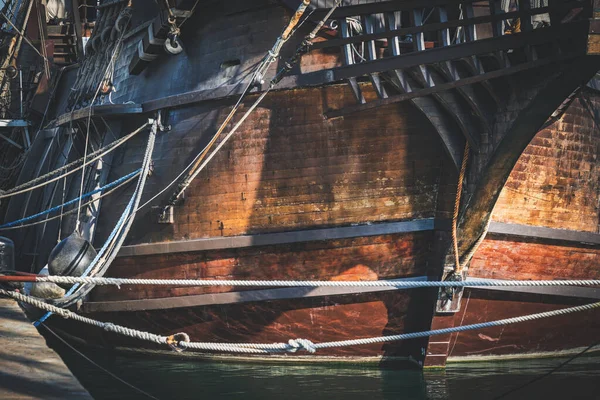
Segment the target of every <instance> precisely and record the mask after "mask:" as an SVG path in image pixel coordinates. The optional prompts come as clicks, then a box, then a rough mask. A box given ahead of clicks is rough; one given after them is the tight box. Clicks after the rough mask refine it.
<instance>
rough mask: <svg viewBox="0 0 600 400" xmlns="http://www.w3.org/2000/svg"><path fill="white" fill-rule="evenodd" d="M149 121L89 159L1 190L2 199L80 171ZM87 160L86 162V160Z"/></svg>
mask: <svg viewBox="0 0 600 400" xmlns="http://www.w3.org/2000/svg"><path fill="white" fill-rule="evenodd" d="M148 125H149V124H148V123H147V122H146V123H145V124H144V125H142V126H140V127H139V128H138V129H136V130H135V131H133V132H131V133H130V134H128V135H126V136H123V137H122V138H121V139H119V140H115V141H114V142H112V143H110V144H108V145H106V146H104V147H102V148H99V149H98V150H96V151H94V152H93V153H90V154H88V157H91V158H90V159H89V160H87V161H85V159H84V157H82V158H80V159H78V160H75V161H73V162H71V163H69V164H67V165H64V166H62V167H60V168H57V169H55V170H54V171H50V172H48V173H47V174H44V175H42V176H40V177H37V178H35V179H32V180H30V181H29V182H25V183H23V184H21V185H19V186H17V187H14V188H12V189H10V190H7V191H3V192H0V199H4V198H6V197H11V196H16V195H18V194H22V193H26V192H29V191H32V190H35V189H38V188H41V187H43V186H46V185H48V184H50V183H52V182H56V181H57V180H59V179H62V178H64V177H66V176H69V175H71V174H73V173H75V172H77V171H79V170H80V169H82V168H83V167H84V166H86V165H89V164H91V163H93V162H95V161H97V160H98V159H100V158H102V157H104V156H105V155H107V154H108V153H110V152H111V151H113V150H115V149H116V148H118V147H119V146H121V145H122V144H124V143H125V142H127V141H128V140H129V139H131V138H132V137H134V136H135V135H137V134H138V133H140V132H141V131H143V130H144V129H145V128H147V127H148ZM84 161H85V162H84ZM82 162H83V165H80V166H78V167H76V168H74V169H72V170H69V171H67V172H65V173H64V174H61V175H59V176H57V177H54V178H52V179H50V180H47V181H44V179H46V178H49V177H51V176H54V175H56V174H58V173H60V172H61V171H64V170H68V169H69V168H72V167H74V166H75V165H77V164H79V163H82ZM40 181H44V182H42V183H41V184H39V185H36V183H38V182H40ZM31 185H35V186H33V187H31Z"/></svg>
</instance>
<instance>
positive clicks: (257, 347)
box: [0, 289, 600, 354]
mask: <svg viewBox="0 0 600 400" xmlns="http://www.w3.org/2000/svg"><path fill="white" fill-rule="evenodd" d="M0 295H3V296H6V297H11V298H13V299H15V300H17V301H20V302H23V303H27V304H30V305H32V306H34V307H37V308H39V309H41V310H44V311H47V312H48V313H56V314H58V315H60V316H61V317H63V318H67V319H72V320H75V321H79V322H82V323H85V324H88V325H92V326H96V327H98V328H101V329H103V330H105V331H107V332H114V333H117V334H120V335H124V336H128V337H131V338H135V339H139V340H143V341H147V342H151V343H155V344H159V345H162V344H167V345H169V346H170V347H171V348H174V349H177V350H183V349H194V350H208V351H222V352H229V353H248V354H271V353H281V352H291V353H295V352H297V351H299V350H305V351H307V352H309V353H315V352H316V351H317V350H319V349H327V348H333V347H347V346H359V345H367V344H374V343H383V342H392V341H400V340H407V339H416V338H422V337H429V336H435V335H446V334H449V333H456V332H464V331H470V330H477V329H483V328H491V327H497V326H505V325H511V324H517V323H522V322H527V321H534V320H538V319H543V318H550V317H555V316H559V315H567V314H572V313H576V312H582V311H587V310H592V309H595V308H598V307H600V302H597V303H591V304H586V305H582V306H576V307H569V308H563V309H560V310H553V311H546V312H542V313H537V314H529V315H523V316H520V317H514V318H506V319H501V320H496V321H489V322H483V323H479V324H472V325H463V326H457V327H452V328H445V329H434V330H429V331H423V332H413V333H404V334H400V335H389V336H378V337H371V338H360V339H351V340H341V341H334V342H321V343H313V342H312V341H310V340H307V339H290V340H289V341H288V342H287V343H211V342H191V341H189V336H188V335H187V334H185V333H177V334H175V335H171V336H161V335H156V334H153V333H151V332H145V331H140V330H137V329H131V328H127V327H124V326H121V325H116V324H112V323H110V322H102V321H98V320H95V319H92V318H87V317H84V316H82V315H79V314H76V313H74V312H71V311H69V310H66V309H63V308H59V307H56V306H53V305H51V304H48V303H45V302H43V301H40V300H37V299H35V298H32V297H31V296H26V295H23V294H21V293H17V292H11V291H8V290H4V289H0Z"/></svg>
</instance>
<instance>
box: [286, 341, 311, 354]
mask: <svg viewBox="0 0 600 400" xmlns="http://www.w3.org/2000/svg"><path fill="white" fill-rule="evenodd" d="M288 344H289V345H290V349H288V351H289V352H290V353H295V352H297V351H298V350H306V351H308V352H309V353H315V352H316V351H317V348H316V347H315V344H314V343H313V342H311V341H310V340H307V339H290V340H289V341H288Z"/></svg>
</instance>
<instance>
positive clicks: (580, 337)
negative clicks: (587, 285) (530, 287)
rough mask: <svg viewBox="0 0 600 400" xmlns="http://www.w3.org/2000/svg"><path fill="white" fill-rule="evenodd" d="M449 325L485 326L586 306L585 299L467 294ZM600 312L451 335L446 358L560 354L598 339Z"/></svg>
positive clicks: (457, 359)
mask: <svg viewBox="0 0 600 400" xmlns="http://www.w3.org/2000/svg"><path fill="white" fill-rule="evenodd" d="M463 301H464V303H463V307H462V309H461V311H460V312H459V313H457V314H455V315H454V324H456V325H468V324H475V323H480V322H484V321H491V320H497V319H503V318H511V317H517V316H520V315H527V314H535V313H540V312H545V311H551V310H557V309H561V308H567V307H572V306H574V305H579V304H586V303H589V302H590V301H589V300H578V299H571V300H565V299H564V298H553V297H551V296H540V295H527V294H506V293H503V294H499V293H490V292H487V293H485V292H482V291H480V290H472V291H469V290H468V291H467V292H466V293H465V296H464V298H463ZM598 316H600V310H598V309H595V310H590V311H583V312H580V313H577V314H569V315H562V316H558V317H553V318H547V319H541V320H537V321H530V322H525V323H521V324H514V325H508V326H503V327H494V328H486V329H482V330H477V331H466V332H460V333H458V334H452V336H451V337H450V338H449V342H450V343H449V347H450V350H449V357H453V359H454V360H456V361H459V360H460V359H461V358H462V359H465V358H468V357H484V356H499V357H507V356H510V355H519V356H520V357H526V356H527V355H528V354H531V355H535V354H536V353H537V354H538V355H539V354H540V353H546V354H545V355H549V354H552V353H555V354H559V353H560V352H561V351H569V350H572V349H577V348H581V347H587V346H589V345H590V344H592V343H593V342H595V341H597V340H598V335H599V334H600V319H599V318H598Z"/></svg>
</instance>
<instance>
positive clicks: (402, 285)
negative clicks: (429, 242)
mask: <svg viewBox="0 0 600 400" xmlns="http://www.w3.org/2000/svg"><path fill="white" fill-rule="evenodd" d="M36 282H52V283H57V284H69V285H73V284H77V283H83V284H88V283H89V284H94V285H99V286H109V285H112V286H122V285H158V286H166V285H171V286H246V287H248V286H252V287H259V286H264V287H322V286H325V287H389V288H395V289H417V288H431V287H491V286H501V287H508V286H519V287H523V286H526V287H531V286H537V287H541V286H600V280H593V279H588V280H539V281H516V280H506V281H504V280H492V279H472V280H469V281H394V280H389V281H288V280H272V281H265V280H223V279H215V280H211V279H127V278H102V277H74V276H38V277H36Z"/></svg>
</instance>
